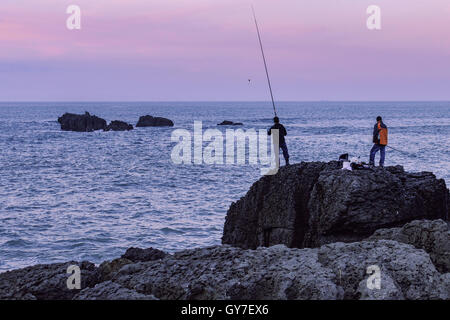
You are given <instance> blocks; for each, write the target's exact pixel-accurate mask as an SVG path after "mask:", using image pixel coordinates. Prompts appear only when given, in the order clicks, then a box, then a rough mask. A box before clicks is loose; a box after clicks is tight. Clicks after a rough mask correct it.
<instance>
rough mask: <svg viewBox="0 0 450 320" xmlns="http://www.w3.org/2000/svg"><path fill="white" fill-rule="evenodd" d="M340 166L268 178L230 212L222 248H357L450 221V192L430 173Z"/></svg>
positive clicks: (284, 171)
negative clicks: (424, 222)
mask: <svg viewBox="0 0 450 320" xmlns="http://www.w3.org/2000/svg"><path fill="white" fill-rule="evenodd" d="M341 167H342V164H341V163H340V162H338V161H332V162H329V163H324V162H308V163H307V162H302V163H300V164H295V165H291V166H286V167H282V168H280V170H279V172H278V174H276V175H273V176H264V177H263V178H261V179H260V180H258V181H257V182H255V183H254V184H253V185H252V187H251V188H250V190H249V191H248V192H247V194H246V195H245V196H244V197H243V198H241V199H240V200H238V201H237V202H235V203H233V204H232V205H231V206H230V208H229V210H228V212H227V216H226V221H225V226H224V231H223V238H222V243H224V244H230V245H233V246H238V247H241V248H244V249H256V248H257V247H259V246H271V245H275V244H285V245H286V246H288V247H293V248H306V247H319V246H321V245H323V244H326V243H332V242H338V241H342V242H354V241H360V240H363V239H364V238H366V237H369V236H370V235H372V234H373V233H374V232H375V231H376V230H378V229H381V228H394V227H400V226H403V225H404V224H406V223H408V222H410V221H412V220H417V219H428V220H434V219H443V220H445V221H447V219H448V206H449V191H448V189H447V187H446V185H445V181H444V180H443V179H437V178H436V177H435V175H434V174H432V173H430V172H420V173H408V172H405V171H404V170H403V167H401V166H396V167H386V168H379V167H376V168H373V169H367V170H354V171H348V170H341Z"/></svg>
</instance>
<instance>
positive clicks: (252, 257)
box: [0, 240, 450, 300]
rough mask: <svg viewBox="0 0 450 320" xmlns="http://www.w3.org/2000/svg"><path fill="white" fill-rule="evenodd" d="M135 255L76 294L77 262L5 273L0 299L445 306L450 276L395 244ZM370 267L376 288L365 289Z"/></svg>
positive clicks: (87, 269) (85, 276) (84, 274)
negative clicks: (435, 302) (71, 280)
mask: <svg viewBox="0 0 450 320" xmlns="http://www.w3.org/2000/svg"><path fill="white" fill-rule="evenodd" d="M136 250H137V249H133V250H131V251H130V252H129V253H128V256H129V257H130V258H133V259H134V258H137V260H136V261H138V262H133V261H131V260H129V259H126V258H123V257H122V258H118V259H115V260H113V261H110V262H108V261H105V262H104V263H102V264H101V266H100V267H99V268H96V267H95V266H94V265H93V264H90V263H87V262H84V263H81V265H80V267H81V280H82V284H81V290H76V289H75V290H69V289H67V286H66V282H67V279H68V277H69V275H68V274H67V273H66V270H67V267H68V265H70V264H76V263H74V262H71V263H66V264H52V265H38V266H34V267H28V268H25V269H20V270H14V271H10V272H6V273H2V274H0V299H43V300H53V299H80V300H95V299H107V300H115V299H120V300H124V299H146V300H153V299H162V300H167V299H168V300H176V299H188V300H210V299H233V300H243V299H244V300H253V299H257V300H265V299H268V300H273V299H276V300H278V299H288V300H290V299H450V273H445V274H441V273H439V272H438V271H437V270H436V268H435V267H434V265H433V263H432V261H431V259H430V256H429V255H428V253H426V252H425V251H424V250H422V249H417V248H415V247H414V246H412V245H409V244H404V243H400V242H397V241H392V240H375V241H361V242H354V243H342V242H340V243H339V242H338V243H332V244H327V245H324V246H322V247H320V248H312V249H311V248H306V249H295V248H293V249H292V248H287V247H286V246H284V245H276V246H272V247H270V248H265V247H259V248H258V249H256V250H244V249H240V248H236V247H231V246H227V245H225V246H214V247H209V248H199V249H192V250H184V251H180V252H176V253H175V254H173V255H169V254H164V256H163V255H162V254H160V253H158V252H156V251H154V250H153V249H152V250H146V251H145V250H143V251H140V252H137V251H136ZM136 253H138V255H136ZM143 254H144V255H143ZM141 258H143V259H144V261H139V260H141ZM147 259H150V260H147ZM374 267H375V268H378V270H379V272H380V273H379V276H380V277H379V279H380V287H371V286H369V284H373V282H372V281H371V279H370V277H371V273H370V272H369V270H373V268H374ZM371 268H372V269H371ZM105 272H106V273H105Z"/></svg>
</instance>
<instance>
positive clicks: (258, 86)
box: [0, 0, 450, 100]
mask: <svg viewBox="0 0 450 320" xmlns="http://www.w3.org/2000/svg"><path fill="white" fill-rule="evenodd" d="M252 3H253V4H254V5H255V9H256V12H257V15H258V18H259V20H260V25H261V31H262V36H263V41H264V45H265V49H266V54H267V58H268V60H269V61H268V62H269V68H270V71H271V73H272V76H273V82H274V90H275V95H276V97H277V98H278V99H281V100H335V99H336V100H372V99H375V100H391V99H400V100H401V99H405V100H416V99H419V100H428V99H433V100H442V99H447V100H448V99H450V95H449V90H448V87H449V85H450V4H449V2H448V0H434V1H432V2H430V3H427V2H424V1H420V0H409V1H407V0H398V1H395V2H394V1H387V0H375V1H365V0H361V1H355V0H339V1H336V0H323V1H313V0H279V1H273V0H254V1H246V0H145V1H144V0H108V1H107V0H96V1H91V0H89V1H88V0H72V1H62V0H40V1H32V0H14V1H12V0H2V2H1V4H0V100H266V99H267V90H266V88H265V82H264V70H263V66H262V64H261V63H262V62H261V58H260V54H259V51H258V44H257V38H256V34H255V30H254V25H253V21H252V17H251V9H250V5H251V4H252ZM71 4H76V5H78V6H80V8H81V10H82V18H81V19H82V29H81V30H72V31H70V30H68V29H67V28H66V19H67V17H68V15H67V14H66V8H67V7H68V6H69V5H71ZM371 4H376V5H379V6H380V7H381V10H382V11H381V12H382V30H380V31H369V30H367V28H366V19H367V14H366V8H367V7H368V6H369V5H371ZM248 78H252V79H253V82H252V86H250V87H249V85H248V83H247V79H248Z"/></svg>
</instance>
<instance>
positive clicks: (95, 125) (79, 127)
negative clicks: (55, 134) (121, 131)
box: [58, 112, 106, 132]
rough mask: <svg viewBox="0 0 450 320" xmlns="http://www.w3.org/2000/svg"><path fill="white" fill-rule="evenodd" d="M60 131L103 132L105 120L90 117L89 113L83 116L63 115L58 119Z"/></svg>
mask: <svg viewBox="0 0 450 320" xmlns="http://www.w3.org/2000/svg"><path fill="white" fill-rule="evenodd" d="M58 122H59V123H60V124H61V130H64V131H78V132H91V131H95V130H105V129H106V120H105V119H102V118H99V117H97V116H91V115H90V114H89V112H86V113H85V114H73V113H65V114H64V115H62V116H61V117H59V118H58Z"/></svg>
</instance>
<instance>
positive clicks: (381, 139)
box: [369, 116, 388, 167]
mask: <svg viewBox="0 0 450 320" xmlns="http://www.w3.org/2000/svg"><path fill="white" fill-rule="evenodd" d="M373 143H374V145H373V147H372V150H370V160H369V164H370V165H374V163H375V155H376V153H377V152H378V151H380V167H384V159H385V155H386V150H385V149H386V146H387V144H388V128H387V126H386V125H385V124H384V123H383V120H382V119H381V117H380V116H378V117H377V123H376V124H375V126H374V128H373Z"/></svg>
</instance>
